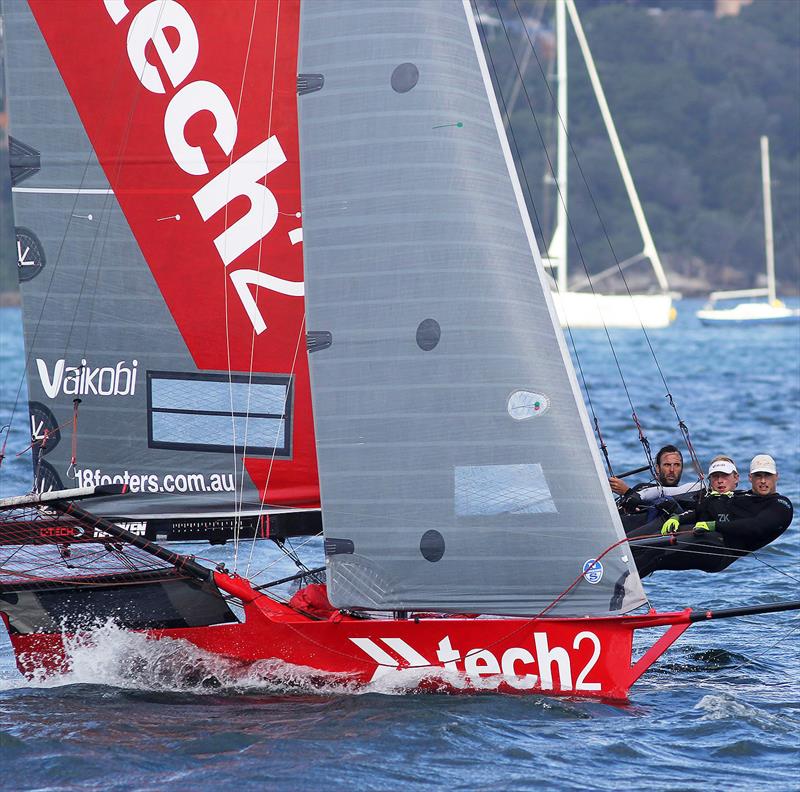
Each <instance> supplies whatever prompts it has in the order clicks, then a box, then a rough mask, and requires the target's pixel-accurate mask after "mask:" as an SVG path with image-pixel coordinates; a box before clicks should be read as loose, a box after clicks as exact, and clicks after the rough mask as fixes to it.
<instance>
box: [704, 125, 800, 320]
mask: <svg viewBox="0 0 800 792" xmlns="http://www.w3.org/2000/svg"><path fill="white" fill-rule="evenodd" d="M761 190H762V193H763V196H764V258H765V262H766V267H767V285H766V287H765V288H759V289H737V290H733V291H716V292H711V294H710V295H709V298H708V304H707V305H706V306H705V308H703V309H702V310H701V311H698V312H697V317H698V319H700V321H701V322H702V323H703V324H704V325H721V324H724V325H730V324H788V323H791V322H797V321H799V320H800V309H798V308H788V307H787V306H786V305H784V303H783V302H781V301H780V300H779V299H778V297H777V293H776V289H775V245H774V240H773V234H772V184H771V181H770V167H769V138H768V137H767V136H766V135H762V136H761ZM754 297H766V298H767V299H766V301H763V300H758V301H753V300H752V298H754ZM748 298H749V299H748ZM726 300H747V301H746V302H740V303H738V304H737V305H735V306H733V307H732V308H717V307H716V306H717V303H718V302H722V301H726Z"/></svg>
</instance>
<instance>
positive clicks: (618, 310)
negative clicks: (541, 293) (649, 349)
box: [553, 292, 675, 330]
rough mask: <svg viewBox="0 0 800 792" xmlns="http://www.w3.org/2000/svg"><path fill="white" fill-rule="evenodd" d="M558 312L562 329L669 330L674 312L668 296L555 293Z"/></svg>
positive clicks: (554, 297) (554, 298) (554, 299)
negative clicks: (666, 328)
mask: <svg viewBox="0 0 800 792" xmlns="http://www.w3.org/2000/svg"><path fill="white" fill-rule="evenodd" d="M553 301H554V302H555V306H556V312H557V314H558V319H559V321H560V322H561V326H562V327H570V328H573V329H574V328H602V327H610V328H632V329H639V328H642V327H644V328H646V329H648V330H652V329H659V328H663V327H669V325H670V323H671V322H672V321H673V320H674V319H675V308H674V307H673V305H672V298H671V297H670V296H669V295H668V294H633V295H629V294H592V293H591V292H554V293H553Z"/></svg>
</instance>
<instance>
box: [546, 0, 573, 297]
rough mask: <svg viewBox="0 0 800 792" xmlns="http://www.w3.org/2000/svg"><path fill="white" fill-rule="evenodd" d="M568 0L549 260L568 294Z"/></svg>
mask: <svg viewBox="0 0 800 792" xmlns="http://www.w3.org/2000/svg"><path fill="white" fill-rule="evenodd" d="M564 2H565V0H556V79H557V80H558V118H557V119H556V122H557V125H558V142H557V145H556V155H557V159H556V185H557V188H558V189H557V193H558V194H557V196H556V228H555V231H554V232H553V238H552V239H551V240H550V246H549V247H548V249H547V257H548V259H550V261H555V262H556V263H557V267H558V275H557V278H556V282H557V284H558V290H559V292H561V293H564V292H566V291H567V187H568V184H567V153H568V152H567V14H566V9H565V6H564Z"/></svg>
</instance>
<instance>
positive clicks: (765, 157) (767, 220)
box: [761, 135, 776, 305]
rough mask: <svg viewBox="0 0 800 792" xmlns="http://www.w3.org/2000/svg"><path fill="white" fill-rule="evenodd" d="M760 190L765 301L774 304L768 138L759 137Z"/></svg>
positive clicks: (773, 257)
mask: <svg viewBox="0 0 800 792" xmlns="http://www.w3.org/2000/svg"><path fill="white" fill-rule="evenodd" d="M761 188H762V190H763V193H764V252H765V254H766V258H767V300H768V302H769V303H770V305H771V304H772V303H774V302H775V300H776V297H775V246H774V242H773V237H772V190H771V189H770V176H769V138H768V137H767V136H766V135H762V136H761Z"/></svg>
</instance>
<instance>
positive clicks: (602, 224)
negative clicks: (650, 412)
mask: <svg viewBox="0 0 800 792" xmlns="http://www.w3.org/2000/svg"><path fill="white" fill-rule="evenodd" d="M512 2H513V3H514V8H515V10H516V12H517V15H518V16H519V19H520V22H521V24H522V29H523V30H524V31H525V35H526V37H527V39H528V44H529V45H530V48H531V50H533V54H534V57H535V58H536V63H537V64H538V66H539V70H540V72H541V74H542V77H543V79H544V84H545V86H546V88H547V92H548V94H549V96H550V100H551V102H552V103H553V106H554V108H555V112H556V114H557V115H558V109H557V103H556V100H555V97H554V96H553V91H552V87H551V85H550V82H549V80H548V79H547V75H546V73H545V71H544V68H543V67H542V63H541V61H540V59H539V56H538V54H537V53H536V49H535V47H534V45H533V40H532V39H531V35H530V31H529V30H528V27H527V25H526V24H525V20H524V18H523V16H522V12H521V11H520V9H519V5H518V2H517V0H512ZM494 3H495V6H496V7H497V12H498V15H499V16H500V21H501V24H502V26H503V30H504V32H505V34H506V38H507V39H508V30H507V28H506V25H505V21H504V19H503V16H502V14H501V12H500V7H499V5H498V1H497V0H494ZM508 40H509V47H511V42H510V39H508ZM511 52H512V55H513V56H514V62H515V64H516V65H517V70H518V72H519V64H518V63H517V60H516V55H515V54H514V50H513V47H512V48H511ZM519 79H520V81H522V74H521V73H520V74H519ZM523 90H525V96H526V98H527V99H528V105H529V107H530V110H531V114H532V115H533V116H534V120H536V119H535V111H534V109H533V104H532V103H531V101H530V96H529V95H528V92H527V90H526V89H525V86H524V82H523ZM558 118H559V123H560V124H561V125H562V126H564V131H565V133H566V138H567V143H568V145H569V149H570V152H571V153H572V157H573V159H574V160H575V164H576V166H577V168H578V171H579V173H580V175H581V179H582V180H583V183H584V185H585V187H586V191H587V194H588V196H589V198H590V200H591V203H592V206H593V208H594V211H595V214H596V216H597V219H598V221H599V223H600V227H601V229H602V231H603V236H604V237H605V240H606V242H607V244H608V248H609V250H610V252H611V255H612V257H613V259H614V262H615V264H616V266H617V269H618V271H619V274H620V277H621V278H622V282H623V284H624V286H625V290H626V292H627V293H628V296H629V297H630V298H631V299H633V294H632V292H631V289H630V285H629V284H628V280H627V278H626V277H625V274H624V272H623V267H622V266H621V264H620V260H619V257H618V256H617V253H616V250H615V249H614V245H613V244H612V242H611V238H610V236H609V233H608V229H607V227H606V224H605V222H604V220H603V217H602V215H601V213H600V208H599V206H598V205H597V201H596V200H595V197H594V193H593V192H592V189H591V187H590V185H589V180H588V179H587V177H586V174H585V172H584V170H583V166H582V164H581V162H580V160H579V158H578V154H577V151H576V150H575V147H574V145H573V141H572V138H571V137H570V135H569V130H567V129H566V126H565V125H564V120H563V119H562V118H561V117H560V115H559V116H558ZM509 123H510V120H509ZM536 128H537V130H538V129H539V124H538V122H536ZM542 143H543V144H544V141H542ZM545 152H546V147H545ZM547 161H548V164H549V166H550V169H551V173H553V175H555V172H554V170H553V168H552V163H551V162H550V158H549V156H548V157H547ZM555 181H556V186H557V188H558V184H557V180H555ZM559 198H560V199H561V200H562V201H563V196H561V192H560V189H559ZM567 220H568V224H569V227H570V232H571V233H572V237H573V239H574V240H575V243H576V245H578V252H579V255H580V259H581V263H582V264H583V267H584V270H585V272H586V277H587V279H588V281H589V286H590V288H591V290H592V294H595V291H594V286H593V285H592V281H591V276H590V274H589V271H588V267H587V266H586V262H585V260H584V257H583V253H582V252H581V249H580V245H579V244H578V240H577V238H576V236H575V232H574V229H573V226H572V222H571V220H570V219H569V217H568V218H567ZM639 326H640V329H641V331H642V335H643V336H644V339H645V342H646V343H647V348H648V350H649V351H650V355H651V357H652V359H653V362H654V363H655V366H656V369H657V370H658V373H659V376H660V378H661V381H662V383H663V385H664V389H665V390H666V397H665V398H667V399H668V401H669V404H670V407H672V409H673V411H674V413H675V417H676V420H677V421H678V428H679V429H680V431H681V434H682V436H683V439H684V442H686V444H687V450H688V451H689V455H690V458H691V460H692V465H693V466H694V468H695V470H696V472H697V474H698V476H699V478H700V480H701V481H704V480H705V479H704V474H703V469H702V466H701V464H700V461H699V459H698V457H697V454H696V452H695V449H694V446H693V445H692V443H691V438H690V435H689V431H688V429H687V428H686V424H685V423H684V421H683V420H682V419H681V416H680V414H679V413H678V409H677V406H676V404H675V401H674V399H673V397H672V394H671V392H670V388H669V385H668V384H667V380H666V376H665V375H664V371H663V369H662V368H661V365H660V363H659V360H658V357H657V355H656V353H655V349H654V348H653V345H652V342H651V340H650V335H649V333H648V332H647V329H646V328H645V327H644V324H643V323H642V321H641V318H640V317H639ZM604 328H605V323H604ZM605 329H606V336H607V337H608V342H609V346H610V347H611V351H612V354H613V356H614V361H615V363H616V364H617V368H618V371H619V373H620V377H621V378H622V382H623V387H624V388H625V393H626V395H628V400H629V402H630V396H629V394H628V389H627V386H626V384H625V379H624V376H623V374H622V369H621V367H620V364H619V361H618V359H617V354H616V351H615V350H614V346H613V343H612V342H611V338H610V336H609V335H608V330H607V328H605ZM631 409H632V411H633V419H634V421H635V423H636V426H637V429H639V434H640V441H641V440H642V437H643V434H642V431H641V425H640V423H639V421H638V418H637V417H636V410H635V409H634V408H633V403H632V402H631ZM644 439H645V440H646V438H644ZM642 447H643V449H644V452H645V456H646V457H647V461H648V463H649V464H650V467H651V469H652V472H653V474H654V476H655V467H654V465H653V460H652V457H651V453H650V447H649V443H648V444H645V443H644V442H643V443H642Z"/></svg>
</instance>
